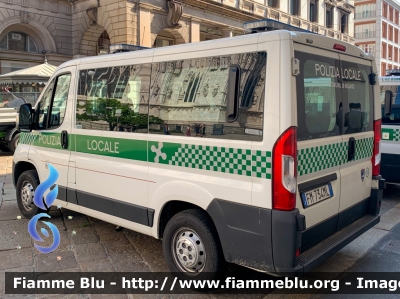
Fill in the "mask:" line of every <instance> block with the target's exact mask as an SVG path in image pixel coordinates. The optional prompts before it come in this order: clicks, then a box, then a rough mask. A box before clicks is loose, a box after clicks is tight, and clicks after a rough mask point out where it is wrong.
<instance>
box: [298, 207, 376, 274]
mask: <svg viewBox="0 0 400 299" xmlns="http://www.w3.org/2000/svg"><path fill="white" fill-rule="evenodd" d="M379 220H380V216H379V215H378V216H375V215H365V216H364V217H362V218H360V219H358V220H357V221H355V222H353V223H351V224H349V225H348V226H346V227H345V228H343V229H341V230H340V231H338V232H336V233H335V234H333V235H331V236H330V237H328V238H326V239H325V240H323V241H322V242H320V243H318V244H317V245H315V246H314V247H311V248H310V249H308V250H307V251H305V252H303V253H302V254H301V255H300V256H299V257H298V262H299V263H298V266H297V267H296V270H295V271H296V272H309V271H311V270H312V269H313V268H315V267H316V266H317V265H318V264H320V263H321V262H323V261H324V260H326V259H327V258H328V257H330V256H332V255H333V254H334V253H336V252H337V251H338V250H340V249H341V248H343V247H344V246H346V245H347V244H349V243H350V242H352V241H353V240H354V239H356V238H358V237H359V236H360V235H362V234H363V233H365V232H366V231H367V230H369V229H370V228H371V227H373V226H374V225H376V224H377V223H379Z"/></svg>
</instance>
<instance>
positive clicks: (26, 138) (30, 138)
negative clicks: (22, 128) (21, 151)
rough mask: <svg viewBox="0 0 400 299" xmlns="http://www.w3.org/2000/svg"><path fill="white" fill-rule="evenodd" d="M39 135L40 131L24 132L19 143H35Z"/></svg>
mask: <svg viewBox="0 0 400 299" xmlns="http://www.w3.org/2000/svg"><path fill="white" fill-rule="evenodd" d="M39 135H40V133H37V132H31V133H24V132H22V133H21V135H20V137H19V143H21V144H26V145H33V143H34V142H35V141H36V139H37V138H38V137H39Z"/></svg>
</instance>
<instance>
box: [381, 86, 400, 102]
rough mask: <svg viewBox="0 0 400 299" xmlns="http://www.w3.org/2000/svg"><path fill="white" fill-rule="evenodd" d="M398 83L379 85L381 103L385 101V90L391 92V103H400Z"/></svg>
mask: <svg viewBox="0 0 400 299" xmlns="http://www.w3.org/2000/svg"><path fill="white" fill-rule="evenodd" d="M399 87H400V85H381V86H380V87H379V88H380V96H381V104H382V105H383V104H384V103H385V91H386V90H390V91H392V92H393V103H392V104H393V105H395V104H398V105H400V90H399Z"/></svg>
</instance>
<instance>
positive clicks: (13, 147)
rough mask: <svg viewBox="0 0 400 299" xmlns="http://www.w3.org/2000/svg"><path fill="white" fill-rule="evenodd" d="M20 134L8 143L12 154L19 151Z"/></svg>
mask: <svg viewBox="0 0 400 299" xmlns="http://www.w3.org/2000/svg"><path fill="white" fill-rule="evenodd" d="M19 135H20V134H19V133H17V134H15V135H14V136H13V137H12V138H11V140H10V141H9V142H8V148H9V149H10V151H11V152H13V153H14V152H15V150H16V149H17V146H18V143H19Z"/></svg>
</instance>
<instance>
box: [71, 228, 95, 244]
mask: <svg viewBox="0 0 400 299" xmlns="http://www.w3.org/2000/svg"><path fill="white" fill-rule="evenodd" d="M73 232H75V234H74V233H73ZM68 235H69V237H70V238H71V242H72V244H74V245H80V244H89V243H98V242H99V238H98V237H97V235H96V233H95V231H94V230H93V228H92V227H84V228H75V229H72V230H71V229H70V230H68Z"/></svg>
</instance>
